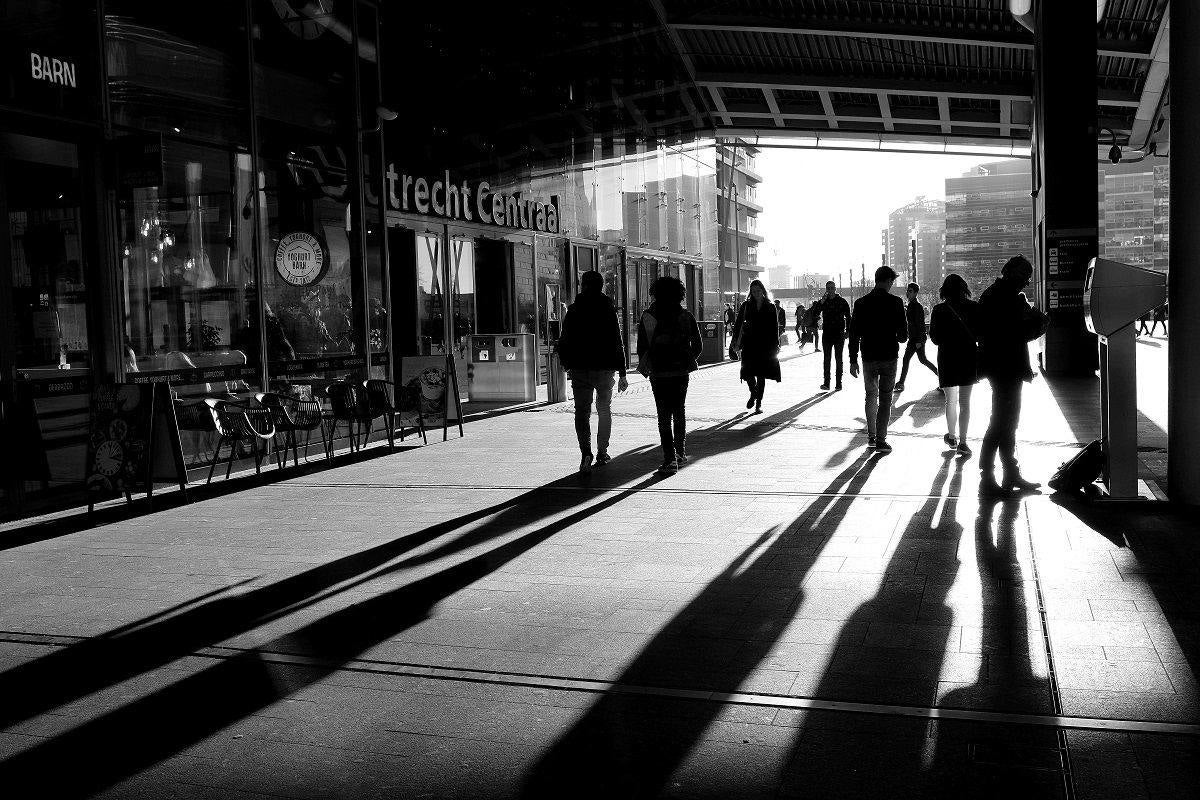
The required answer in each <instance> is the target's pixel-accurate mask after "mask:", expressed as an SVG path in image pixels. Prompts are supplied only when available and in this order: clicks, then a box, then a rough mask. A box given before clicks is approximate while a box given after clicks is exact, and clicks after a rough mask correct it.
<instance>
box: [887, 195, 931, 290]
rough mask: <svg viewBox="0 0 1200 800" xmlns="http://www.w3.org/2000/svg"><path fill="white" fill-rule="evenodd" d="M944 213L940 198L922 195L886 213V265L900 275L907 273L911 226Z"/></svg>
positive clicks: (909, 257) (909, 256)
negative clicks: (931, 198) (932, 198)
mask: <svg viewBox="0 0 1200 800" xmlns="http://www.w3.org/2000/svg"><path fill="white" fill-rule="evenodd" d="M945 215H946V204H945V203H943V202H942V201H941V200H927V199H926V198H925V197H924V195H922V196H920V197H918V198H917V199H916V200H913V201H912V202H911V203H909V204H907V205H905V206H901V207H900V208H897V209H896V210H895V211H892V212H891V213H890V214H888V226H887V240H886V243H885V249H884V252H885V253H886V254H887V264H888V266H889V267H891V268H892V269H894V270H896V272H898V273H900V274H901V275H902V276H906V275H908V272H909V263H910V260H911V252H912V250H911V247H912V246H911V244H910V243H911V241H912V238H911V236H912V229H913V226H914V225H916V224H917V223H918V222H920V221H922V220H941V219H943V218H944V217H945Z"/></svg>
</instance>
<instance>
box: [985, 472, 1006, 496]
mask: <svg viewBox="0 0 1200 800" xmlns="http://www.w3.org/2000/svg"><path fill="white" fill-rule="evenodd" d="M979 496H980V497H1008V491H1007V490H1006V489H1005V488H1004V487H1003V486H1001V485H1000V484H998V483H996V479H995V478H994V477H993V476H992V474H991V473H990V472H985V473H983V474H982V475H981V476H980V478H979Z"/></svg>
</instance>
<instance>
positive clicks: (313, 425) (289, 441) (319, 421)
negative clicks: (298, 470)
mask: <svg viewBox="0 0 1200 800" xmlns="http://www.w3.org/2000/svg"><path fill="white" fill-rule="evenodd" d="M254 397H255V398H256V399H257V400H258V402H259V403H261V404H262V405H263V406H264V407H265V408H267V409H268V410H269V411H270V412H271V421H272V422H273V423H274V424H275V433H276V434H283V462H281V463H280V467H281V468H282V467H283V465H284V464H285V463H286V462H287V451H288V448H289V447H290V448H291V450H292V465H293V466H297V467H298V466H300V456H299V453H298V450H299V441H298V440H299V438H300V437H299V436H298V433H299V431H304V460H305V461H308V446H309V443H310V441H311V440H312V432H313V431H315V430H317V431H320V432H321V450H322V452H324V453H325V454H326V455H329V445H328V444H326V442H325V420H324V418H323V417H322V415H321V403H320V402H319V401H317V400H305V399H302V398H299V397H293V396H291V395H286V394H276V393H273V392H262V393H259V394H256V395H255V396H254Z"/></svg>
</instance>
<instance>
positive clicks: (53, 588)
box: [0, 355, 1200, 798]
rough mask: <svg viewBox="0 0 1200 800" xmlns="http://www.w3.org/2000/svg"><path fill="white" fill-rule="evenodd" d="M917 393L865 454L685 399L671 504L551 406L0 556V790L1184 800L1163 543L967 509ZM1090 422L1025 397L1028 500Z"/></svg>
mask: <svg viewBox="0 0 1200 800" xmlns="http://www.w3.org/2000/svg"><path fill="white" fill-rule="evenodd" d="M914 369H917V370H919V371H918V372H917V373H916V375H915V377H912V376H910V380H909V391H908V392H907V393H906V394H904V395H902V396H900V397H899V399H898V410H897V422H896V424H895V435H894V436H893V437H892V441H893V443H894V445H895V447H896V450H895V452H894V453H893V454H891V455H889V456H886V457H883V458H873V457H871V456H870V455H869V454H867V453H866V452H865V450H864V447H863V444H864V437H863V435H862V434H861V433H860V429H861V426H862V407H861V388H860V387H859V386H858V385H857V382H856V381H853V380H849V379H847V390H846V391H844V392H842V393H840V394H830V395H827V394H823V393H820V392H818V391H816V384H817V383H818V382H819V378H818V372H819V364H818V363H817V359H816V358H814V357H813V356H811V355H804V356H800V357H797V358H792V359H790V360H788V361H787V362H786V363H785V365H784V383H783V384H782V385H775V384H772V385H770V386H769V387H768V394H767V398H766V403H765V408H764V413H763V414H762V415H761V416H757V417H755V416H747V415H746V412H745V409H744V398H745V395H744V394H743V390H742V388H741V387H740V385H739V384H738V383H737V378H736V371H735V369H734V368H733V367H731V366H722V367H715V368H711V369H706V370H702V371H701V372H700V373H697V375H696V376H695V378H694V380H693V385H692V389H691V393H690V397H689V413H690V416H691V418H692V419H693V420H694V422H693V424H692V428H693V431H694V433H693V434H692V436H691V438H690V449H691V451H692V455H693V459H692V463H690V464H689V465H688V466H687V467H685V468H684V470H683V471H681V472H680V473H679V474H678V475H674V476H671V477H667V478H662V477H658V476H655V475H653V474H652V470H653V468H654V466H655V465H656V464H657V463H658V458H657V456H658V454H657V452H656V450H655V448H654V446H653V443H654V441H655V438H656V435H655V426H654V421H653V419H652V415H651V414H652V402H651V398H650V396H649V392H648V388H647V387H646V386H645V385H644V384H635V386H634V387H633V388H632V389H631V390H630V392H629V393H628V394H627V395H624V396H621V397H619V398H618V400H617V401H616V403H615V410H616V415H617V419H616V425H615V440H614V448H613V452H614V455H615V458H614V460H613V462H612V463H611V464H610V465H609V466H607V467H605V468H604V469H603V470H598V471H597V472H596V473H595V474H594V476H593V477H592V478H591V479H590V480H587V481H581V480H579V479H577V478H576V477H575V476H574V475H572V474H571V472H572V469H573V467H574V465H575V463H576V457H575V456H574V454H573V452H572V450H573V431H572V427H571V418H570V416H569V414H567V413H566V409H565V408H564V407H562V406H549V407H542V408H540V409H535V410H530V411H525V412H521V413H514V414H510V415H506V416H500V417H496V418H493V419H490V420H486V421H482V422H477V423H473V424H470V425H469V426H468V428H467V436H466V437H465V438H463V439H461V440H455V439H451V441H449V442H447V443H437V444H432V445H430V446H428V447H425V448H420V449H415V450H409V451H406V452H403V453H397V454H394V455H381V456H380V457H377V458H371V459H367V460H363V461H359V462H357V463H353V464H346V465H344V466H339V467H336V468H333V469H328V470H322V471H319V472H312V473H308V474H305V475H301V476H298V477H293V478H290V479H287V480H283V481H279V482H274V483H251V484H248V485H247V488H246V489H245V490H243V491H239V492H235V493H231V494H228V495H224V496H221V497H215V498H211V499H207V500H203V501H201V502H197V503H193V504H191V505H188V506H181V507H173V508H169V509H166V510H163V511H160V512H158V513H154V514H145V515H142V516H130V517H127V518H121V517H116V516H113V517H109V518H107V519H108V521H107V522H106V523H105V524H102V525H100V526H97V527H90V528H89V527H86V526H82V525H78V524H74V523H73V522H72V521H71V520H70V519H66V520H60V521H58V522H54V523H47V524H44V525H41V526H36V525H35V526H33V527H30V526H29V525H24V526H16V525H7V526H4V527H2V528H0V548H3V549H2V550H0V631H2V632H0V669H2V670H3V671H2V672H0V729H2V731H3V732H2V733H0V759H2V761H0V781H2V783H0V786H3V787H4V789H3V791H4V794H5V796H10V797H26V796H29V797H32V796H35V794H36V796H51V797H70V796H84V795H89V794H96V795H100V796H105V797H114V798H140V797H147V798H149V797H154V798H159V797H206V798H207V797H212V798H217V797H220V798H228V797H260V796H272V797H280V796H283V797H304V798H310V797H311V798H328V797H354V798H359V797H389V798H392V797H404V798H409V797H413V798H415V797H438V798H441V797H463V798H493V797H497V798H498V797H518V796H525V797H555V798H558V797H561V798H573V797H605V798H634V797H636V798H645V797H656V796H663V797H697V798H727V797H754V798H758V797H789V798H790V797H805V798H825V797H847V798H857V797H886V798H893V797H939V796H944V797H993V796H995V797H999V796H1002V795H1003V796H1011V795H1012V794H1013V793H1014V792H1016V793H1022V794H1024V795H1027V796H1029V797H1037V798H1041V797H1068V798H1069V797H1076V798H1126V797H1129V798H1173V797H1192V796H1194V793H1195V790H1196V786H1197V778H1198V776H1200V775H1198V773H1200V767H1198V764H1200V749H1198V747H1197V743H1198V742H1200V738H1198V734H1200V710H1198V708H1197V703H1198V697H1200V693H1198V689H1197V686H1196V679H1195V676H1196V670H1197V668H1198V664H1200V662H1198V657H1200V621H1198V620H1197V615H1196V598H1197V588H1196V587H1197V580H1196V578H1197V572H1200V569H1198V567H1197V564H1198V560H1197V556H1198V555H1200V547H1198V545H1197V544H1196V536H1195V532H1196V531H1197V530H1198V526H1197V525H1196V519H1195V517H1194V516H1193V515H1191V514H1189V513H1188V512H1185V511H1181V510H1175V509H1171V508H1169V507H1166V506H1163V507H1158V506H1155V507H1152V508H1150V509H1148V510H1147V509H1141V510H1134V509H1130V508H1127V507H1118V506H1096V505H1088V504H1084V503H1082V502H1078V501H1075V502H1068V501H1061V500H1056V499H1055V498H1051V497H1046V496H1034V497H1030V498H1027V499H1025V500H1023V501H1009V502H1001V503H988V504H983V505H981V504H980V503H979V502H978V500H977V499H976V497H975V487H976V481H977V472H976V471H975V462H974V460H967V461H963V460H959V459H955V458H952V457H949V455H948V454H946V453H944V452H943V447H942V443H941V438H940V437H941V434H942V432H943V428H942V423H941V416H940V404H939V396H938V395H937V394H936V393H934V392H933V391H932V386H933V382H932V377H931V376H930V375H929V374H928V373H927V372H925V371H924V370H923V369H922V368H920V367H919V366H915V367H914ZM1087 397H1088V391H1087V387H1086V386H1082V385H1080V384H1075V385H1065V388H1064V384H1059V385H1058V386H1057V387H1056V388H1055V391H1054V392H1051V390H1050V388H1049V387H1048V386H1047V385H1046V384H1045V382H1044V381H1043V380H1041V379H1039V380H1038V381H1037V382H1035V383H1034V384H1033V385H1032V386H1031V387H1030V388H1029V390H1028V393H1027V401H1026V413H1025V421H1024V424H1023V426H1022V431H1021V437H1022V445H1021V448H1022V457H1023V461H1024V464H1025V469H1026V471H1027V473H1029V474H1033V475H1036V476H1045V475H1046V474H1048V472H1049V470H1051V469H1052V468H1053V467H1054V466H1056V465H1057V464H1058V462H1060V461H1062V460H1063V459H1064V458H1065V457H1066V456H1067V454H1069V453H1070V451H1071V450H1070V448H1071V447H1073V446H1074V445H1075V443H1076V442H1078V441H1081V440H1084V439H1086V438H1089V436H1090V432H1089V429H1088V428H1087V425H1089V424H1091V423H1090V415H1089V413H1088V410H1087V409H1086V408H1085V407H1082V405H1081V404H1086V403H1087V402H1088V400H1087ZM1056 398H1057V399H1056ZM987 399H988V398H987V391H986V388H984V387H980V390H979V391H978V392H977V398H976V409H977V411H976V417H975V421H974V423H973V430H974V431H975V432H976V433H977V435H978V434H980V433H981V432H982V430H983V427H984V426H985V423H986V407H987ZM1060 402H1061V403H1062V405H1061V406H1060ZM14 790H15V791H14Z"/></svg>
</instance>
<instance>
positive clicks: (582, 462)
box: [579, 453, 594, 475]
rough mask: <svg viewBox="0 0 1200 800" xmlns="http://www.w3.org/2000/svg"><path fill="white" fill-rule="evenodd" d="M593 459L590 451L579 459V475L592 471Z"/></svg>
mask: <svg viewBox="0 0 1200 800" xmlns="http://www.w3.org/2000/svg"><path fill="white" fill-rule="evenodd" d="M593 460H594V459H593V458H592V454H591V453H585V454H584V456H583V458H581V459H579V472H580V474H581V475H587V474H588V473H589V472H591V471H592V461H593Z"/></svg>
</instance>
